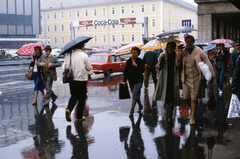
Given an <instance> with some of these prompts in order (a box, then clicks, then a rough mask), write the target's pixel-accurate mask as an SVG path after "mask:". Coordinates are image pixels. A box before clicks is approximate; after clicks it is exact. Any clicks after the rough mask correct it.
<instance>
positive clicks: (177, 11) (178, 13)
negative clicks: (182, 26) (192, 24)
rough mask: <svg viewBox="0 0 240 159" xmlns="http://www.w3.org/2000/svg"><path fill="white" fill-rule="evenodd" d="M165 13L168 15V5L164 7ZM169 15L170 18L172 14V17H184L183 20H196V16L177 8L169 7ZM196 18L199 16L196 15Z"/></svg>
mask: <svg viewBox="0 0 240 159" xmlns="http://www.w3.org/2000/svg"><path fill="white" fill-rule="evenodd" d="M164 12H165V13H167V5H166V4H165V7H164ZM171 12H172V13H171ZM168 13H169V16H170V14H172V15H176V16H180V17H183V18H191V19H192V18H196V17H194V14H191V13H190V12H188V11H184V10H182V9H180V8H177V7H171V6H168ZM195 16H197V14H195Z"/></svg>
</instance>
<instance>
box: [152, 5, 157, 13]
mask: <svg viewBox="0 0 240 159" xmlns="http://www.w3.org/2000/svg"><path fill="white" fill-rule="evenodd" d="M152 12H156V4H152Z"/></svg>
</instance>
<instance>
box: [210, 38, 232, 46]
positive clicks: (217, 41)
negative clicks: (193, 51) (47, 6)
mask: <svg viewBox="0 0 240 159" xmlns="http://www.w3.org/2000/svg"><path fill="white" fill-rule="evenodd" d="M210 44H225V45H226V44H235V42H234V41H232V40H231V39H215V40H213V41H211V42H210Z"/></svg>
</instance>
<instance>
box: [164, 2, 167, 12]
mask: <svg viewBox="0 0 240 159" xmlns="http://www.w3.org/2000/svg"><path fill="white" fill-rule="evenodd" d="M164 11H165V13H166V12H167V5H166V4H165V7H164Z"/></svg>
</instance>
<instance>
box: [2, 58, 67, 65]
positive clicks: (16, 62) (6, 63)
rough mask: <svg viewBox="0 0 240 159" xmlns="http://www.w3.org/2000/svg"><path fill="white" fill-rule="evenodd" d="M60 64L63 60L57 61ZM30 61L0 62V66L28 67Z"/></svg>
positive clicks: (13, 60)
mask: <svg viewBox="0 0 240 159" xmlns="http://www.w3.org/2000/svg"><path fill="white" fill-rule="evenodd" d="M58 60H59V61H60V62H64V58H59V59H58ZM30 62H31V60H30V59H10V60H0V66H16V65H29V64H30Z"/></svg>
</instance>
